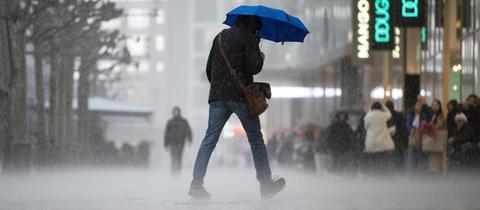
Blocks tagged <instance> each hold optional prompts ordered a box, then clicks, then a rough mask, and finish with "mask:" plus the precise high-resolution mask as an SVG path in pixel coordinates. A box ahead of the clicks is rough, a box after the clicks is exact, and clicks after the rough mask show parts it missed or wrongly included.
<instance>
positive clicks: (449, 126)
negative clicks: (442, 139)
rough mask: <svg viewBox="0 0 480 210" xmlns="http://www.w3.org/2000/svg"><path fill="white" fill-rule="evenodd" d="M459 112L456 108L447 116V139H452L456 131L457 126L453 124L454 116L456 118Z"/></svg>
mask: <svg viewBox="0 0 480 210" xmlns="http://www.w3.org/2000/svg"><path fill="white" fill-rule="evenodd" d="M460 112H461V111H460V110H459V109H458V108H454V109H453V110H451V111H449V112H448V114H447V129H448V137H452V136H453V133H454V131H455V129H457V125H456V124H455V116H457V114H459V113H460Z"/></svg>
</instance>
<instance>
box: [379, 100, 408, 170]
mask: <svg viewBox="0 0 480 210" xmlns="http://www.w3.org/2000/svg"><path fill="white" fill-rule="evenodd" d="M385 106H386V107H387V108H388V110H389V111H390V113H391V114H392V117H391V118H390V120H388V122H387V125H388V128H389V131H390V134H391V136H392V139H393V143H394V145H395V154H394V161H395V167H396V168H397V169H399V170H401V171H403V169H404V167H403V166H404V163H405V160H404V157H405V153H406V150H407V147H408V134H407V128H406V127H405V119H404V116H403V114H402V113H400V112H397V111H396V110H395V108H394V105H393V102H392V101H387V102H386V103H385Z"/></svg>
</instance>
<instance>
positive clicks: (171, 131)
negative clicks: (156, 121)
mask: <svg viewBox="0 0 480 210" xmlns="http://www.w3.org/2000/svg"><path fill="white" fill-rule="evenodd" d="M172 114H173V117H172V119H170V120H168V122H167V127H166V128H165V138H164V144H163V146H164V147H165V149H167V150H169V152H170V158H171V162H172V164H171V169H172V175H178V174H179V173H180V172H181V169H182V157H183V149H184V147H185V142H188V143H191V142H192V131H191V129H190V126H189V125H188V122H187V120H186V119H185V118H183V117H182V114H181V110H180V108H179V107H174V108H173V110H172Z"/></svg>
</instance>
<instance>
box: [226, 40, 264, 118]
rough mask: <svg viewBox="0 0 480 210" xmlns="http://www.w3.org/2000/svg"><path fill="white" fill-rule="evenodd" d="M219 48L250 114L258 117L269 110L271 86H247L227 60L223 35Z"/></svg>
mask: <svg viewBox="0 0 480 210" xmlns="http://www.w3.org/2000/svg"><path fill="white" fill-rule="evenodd" d="M218 46H219V48H220V54H221V55H222V57H223V60H224V61H225V64H227V67H228V69H229V70H230V71H229V74H230V77H231V78H232V80H233V81H235V82H237V83H238V85H239V86H240V89H241V90H242V92H243V94H244V95H245V100H246V102H247V105H248V109H249V111H250V114H252V115H255V116H258V115H261V114H262V113H263V112H265V111H266V110H267V108H268V103H267V98H268V99H270V97H271V95H272V93H271V91H270V84H268V83H262V82H254V83H253V84H252V85H249V86H245V85H244V84H243V82H242V81H240V79H239V78H238V75H237V70H236V69H235V68H233V66H232V64H231V63H230V61H229V60H228V58H227V55H226V54H225V51H224V50H223V47H222V35H219V36H218Z"/></svg>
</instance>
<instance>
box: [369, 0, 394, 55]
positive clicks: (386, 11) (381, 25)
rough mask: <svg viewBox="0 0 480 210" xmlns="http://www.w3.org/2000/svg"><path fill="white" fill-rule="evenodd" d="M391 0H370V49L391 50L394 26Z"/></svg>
mask: <svg viewBox="0 0 480 210" xmlns="http://www.w3.org/2000/svg"><path fill="white" fill-rule="evenodd" d="M390 2H391V0H370V4H371V5H373V9H371V10H370V17H371V18H370V27H371V30H370V37H371V40H370V48H371V49H372V50H393V48H394V45H393V41H394V34H393V31H394V27H393V21H392V18H393V17H392V15H391V14H392V5H391V4H390Z"/></svg>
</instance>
